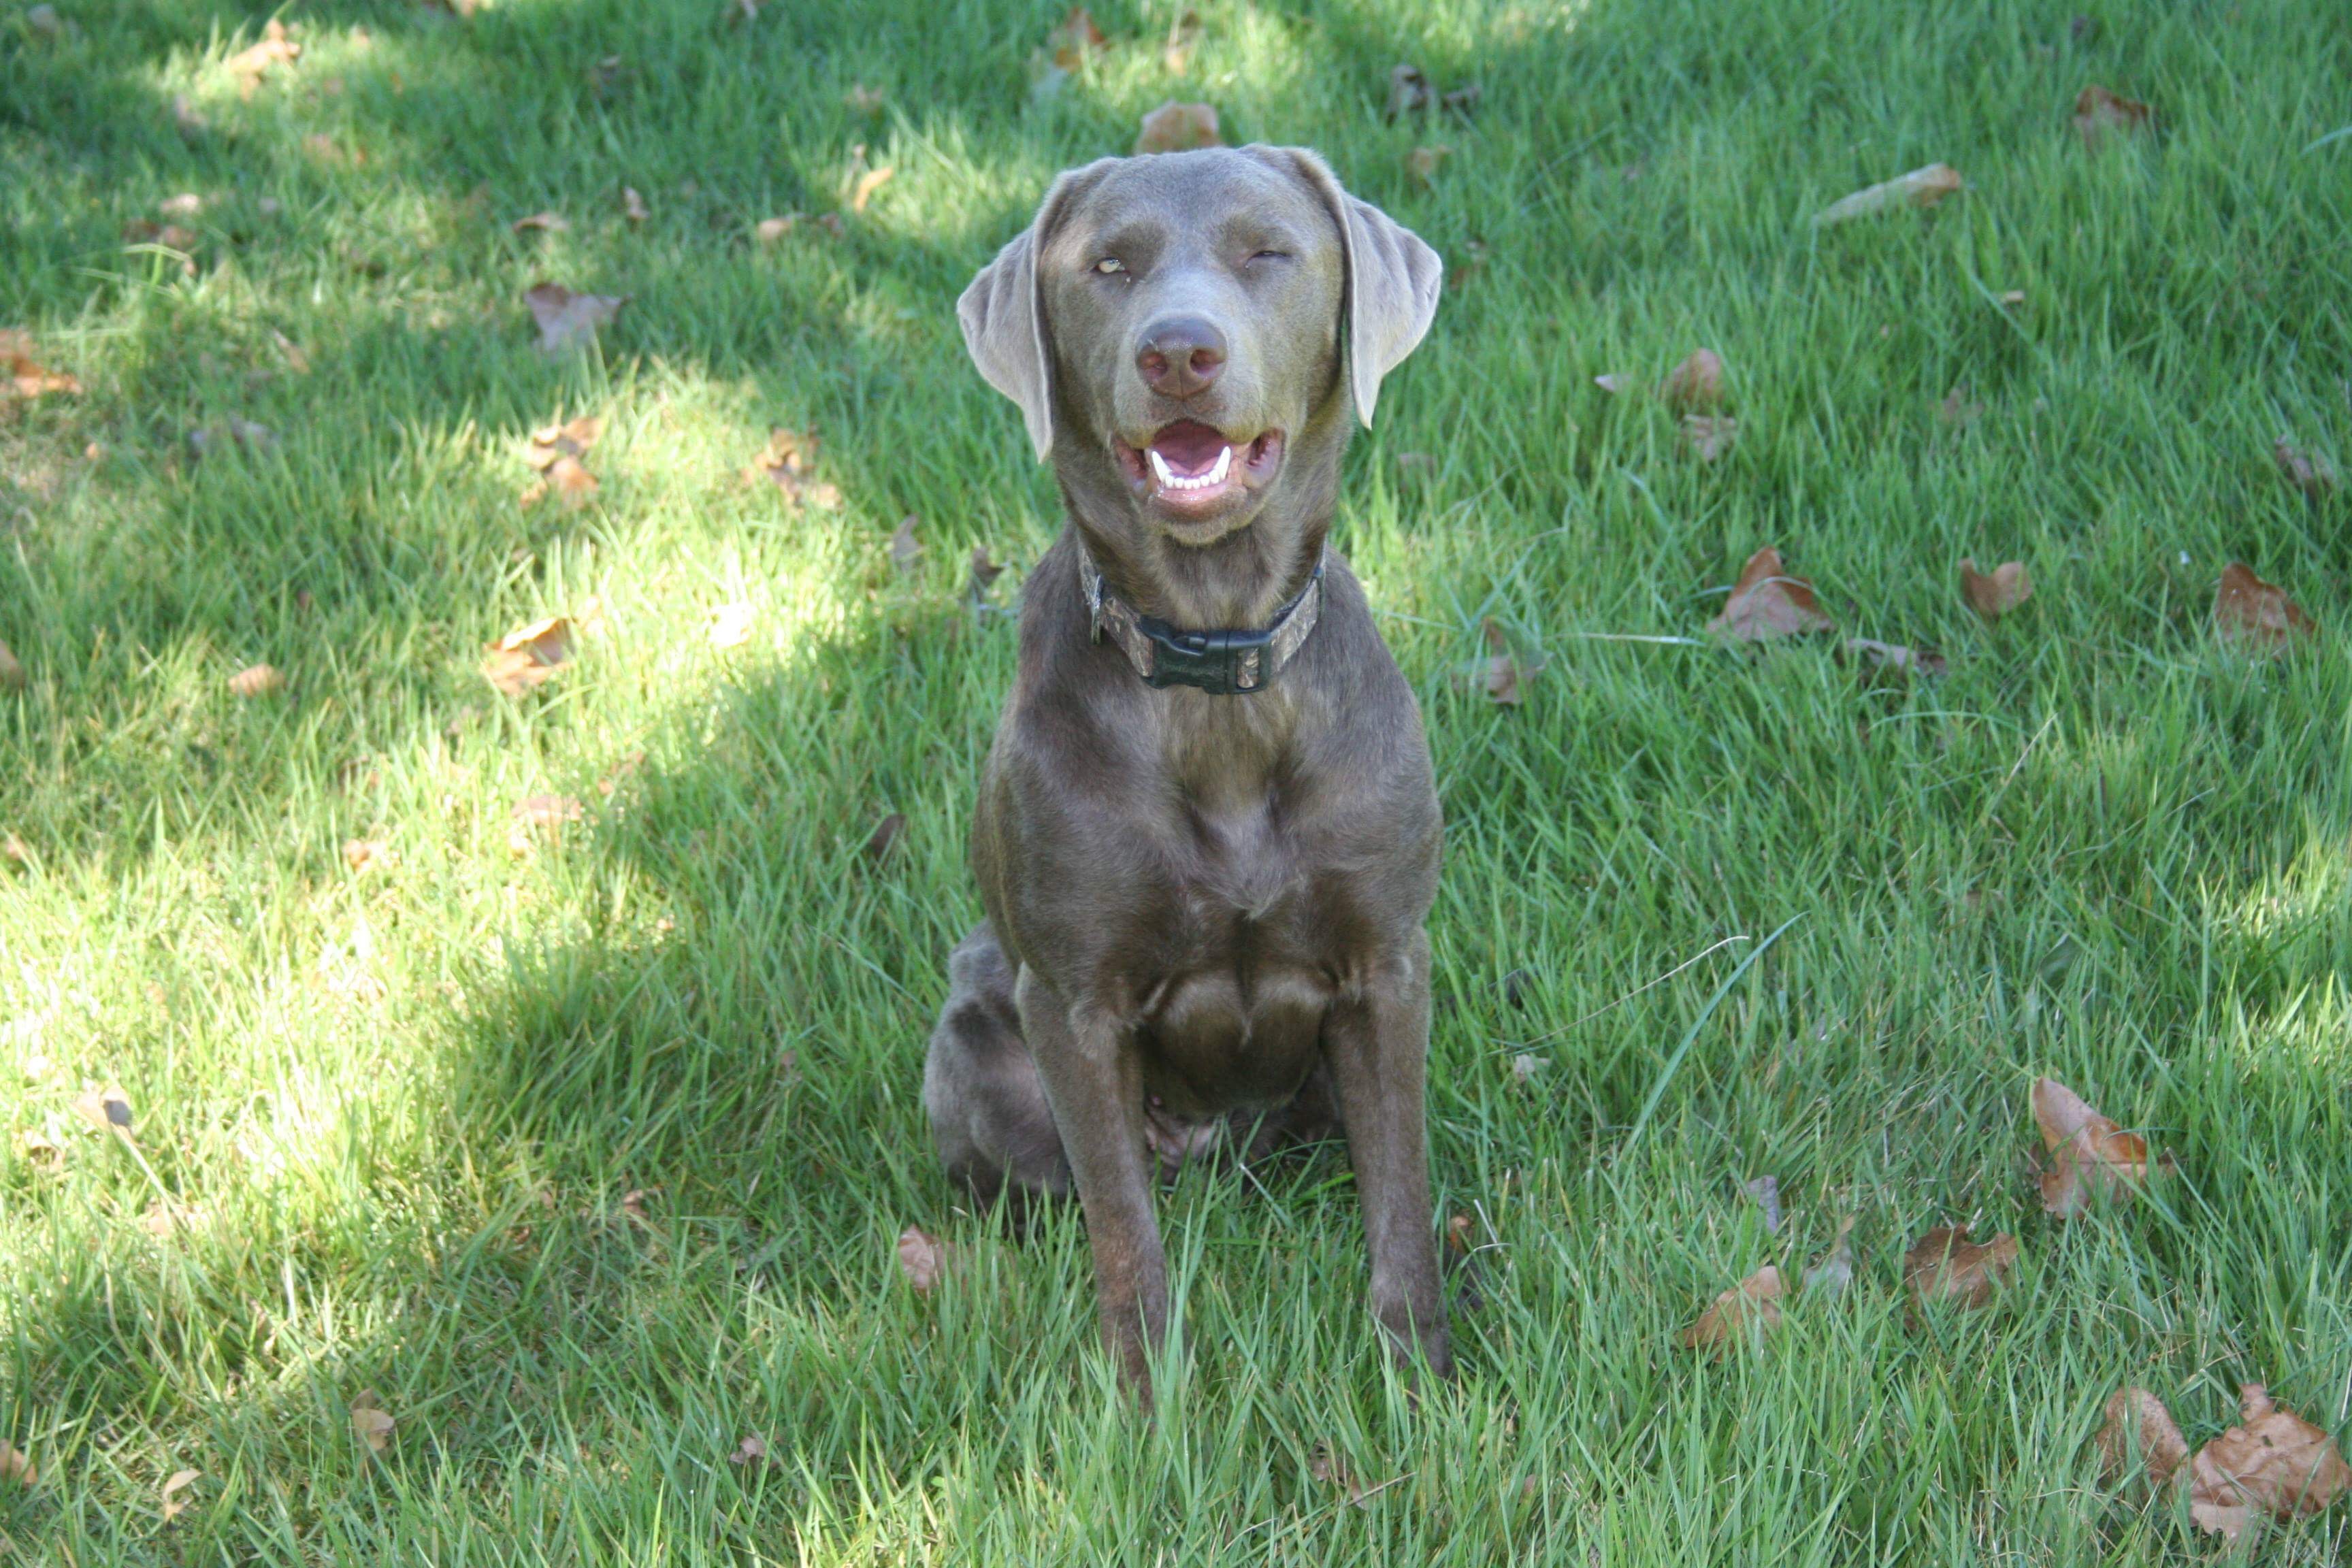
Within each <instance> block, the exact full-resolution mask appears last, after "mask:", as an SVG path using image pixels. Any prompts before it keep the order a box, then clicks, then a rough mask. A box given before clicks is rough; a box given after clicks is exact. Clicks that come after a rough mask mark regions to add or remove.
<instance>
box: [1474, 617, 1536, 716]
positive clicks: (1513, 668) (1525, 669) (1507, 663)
mask: <svg viewBox="0 0 2352 1568" xmlns="http://www.w3.org/2000/svg"><path fill="white" fill-rule="evenodd" d="M1482 635H1483V636H1484V637H1486V665H1485V668H1484V671H1483V679H1484V685H1485V688H1486V695H1487V696H1488V697H1489V698H1492V699H1493V700H1495V701H1496V702H1498V703H1500V704H1502V705H1503V706H1504V707H1506V708H1517V706H1518V705H1519V704H1520V703H1521V702H1523V701H1525V700H1526V694H1525V693H1524V692H1522V691H1521V689H1520V688H1521V687H1522V686H1523V685H1524V684H1525V683H1526V682H1528V681H1530V680H1533V679H1535V678H1536V677H1537V676H1538V675H1540V674H1542V673H1543V668H1544V666H1545V665H1546V664H1547V663H1549V660H1547V659H1542V658H1535V659H1529V660H1527V661H1525V662H1522V661H1521V660H1520V659H1519V658H1518V657H1517V655H1516V654H1514V653H1512V651H1511V644H1510V639H1509V638H1508V637H1505V636H1504V635H1503V628H1502V627H1500V626H1496V624H1495V623H1494V622H1492V621H1488V622H1487V623H1486V626H1485V628H1484V630H1483V633H1482Z"/></svg>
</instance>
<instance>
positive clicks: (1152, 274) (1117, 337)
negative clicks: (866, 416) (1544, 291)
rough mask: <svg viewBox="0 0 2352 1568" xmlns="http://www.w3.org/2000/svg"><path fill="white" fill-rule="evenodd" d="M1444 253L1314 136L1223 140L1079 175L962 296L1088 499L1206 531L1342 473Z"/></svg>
mask: <svg viewBox="0 0 2352 1568" xmlns="http://www.w3.org/2000/svg"><path fill="white" fill-rule="evenodd" d="M1440 272H1441V268H1440V264H1439V262H1438V258H1437V255H1436V253H1435V252H1434V251H1433V250H1431V249H1430V248H1429V247H1428V246H1426V245H1424V244H1423V243H1422V242H1421V240H1419V239H1418V238H1416V237H1414V236H1413V235H1412V234H1411V233H1409V232H1408V231H1406V230H1405V229H1404V228H1402V227H1401V226H1398V225H1397V224H1396V223H1395V222H1394V221H1393V220H1391V218H1390V217H1389V216H1387V215H1386V214H1384V213H1382V212H1381V211H1380V210H1379V209H1377V208H1375V207H1372V206H1369V205H1366V204H1364V203H1363V202H1360V201H1358V200H1356V199H1355V198H1354V197H1352V196H1350V195H1348V194H1347V192H1345V191H1343V190H1341V189H1340V188H1339V181H1338V180H1337V179H1335V178H1334V177H1333V176H1332V174H1331V171H1330V170H1329V169H1328V167H1327V166H1325V164H1324V163H1323V161H1322V159H1320V158H1318V157H1317V156H1316V155H1315V154H1314V153H1310V152H1308V151H1307V150H1306V149H1304V148H1297V147H1255V146H1254V147H1242V148H1223V147H1218V148H1209V149H1206V150H1203V151H1201V152H1195V153H1162V154H1159V155H1157V156H1150V157H1139V158H1106V159H1103V160H1101V161H1100V162H1098V163H1090V164H1088V165H1087V166H1086V167H1085V168H1083V169H1076V170H1073V171H1071V172H1070V173H1068V174H1064V175H1063V176H1062V177H1061V178H1060V179H1058V180H1056V181H1055V184H1054V188H1053V189H1052V191H1050V192H1049V193H1047V195H1046V197H1045V204H1044V205H1042V206H1041V207H1039V208H1038V210H1037V216H1036V220H1035V221H1034V223H1032V224H1031V225H1030V226H1029V227H1028V228H1027V229H1026V230H1024V232H1023V233H1021V234H1020V235H1019V236H1017V237H1014V239H1013V242H1012V243H1011V244H1009V245H1007V246H1006V247H1004V248H1003V251H1002V252H1000V253H999V254H998V256H997V258H996V259H995V260H994V261H992V262H991V263H990V264H989V265H988V266H987V267H986V268H983V269H982V271H981V274H980V276H979V277H978V278H976V279H973V280H972V283H971V287H970V288H968V289H965V290H964V293H963V298H962V299H961V300H959V301H958V302H957V306H956V312H957V314H958V316H959V317H961V320H962V322H963V332H964V342H965V344H966V345H967V346H968V347H969V348H970V349H971V357H972V359H973V360H974V362H975V363H978V364H979V366H980V371H981V374H982V375H984V376H986V377H987V378H988V381H989V384H991V385H992V386H994V387H995V388H996V389H997V390H998V391H999V392H1002V393H1003V394H1004V395H1006V396H1007V397H1010V398H1011V399H1013V402H1014V403H1016V404H1018V405H1020V407H1021V413H1022V417H1023V418H1024V420H1025V421H1026V422H1027V424H1028V427H1029V438H1030V440H1031V442H1032V443H1033V444H1034V446H1035V447H1036V448H1037V455H1038V457H1039V458H1045V457H1048V456H1051V457H1052V458H1053V460H1054V466H1055V471H1056V473H1057V474H1058V475H1059V476H1060V478H1061V479H1062V482H1063V484H1064V485H1065V487H1066V488H1067V489H1070V490H1071V491H1072V492H1073V494H1074V495H1076V496H1078V497H1081V498H1083V500H1084V501H1085V510H1086V513H1087V516H1088V517H1089V518H1090V519H1092V520H1095V521H1097V522H1098V523H1099V522H1103V521H1109V520H1110V519H1112V518H1114V517H1115V518H1118V519H1121V520H1124V521H1128V522H1130V523H1132V524H1133V525H1134V526H1136V527H1137V528H1139V529H1141V530H1147V531H1156V532H1157V533H1159V534H1160V535H1161V536H1162V537H1164V538H1166V539H1168V540H1171V541H1172V542H1176V543H1180V544H1191V545H1204V544H1208V543H1211V542H1214V541H1216V540H1218V539H1221V538H1223V537H1225V536H1226V535H1228V534H1231V533H1234V532H1235V531H1238V530H1240V529H1243V528H1244V527H1247V526H1248V525H1249V524H1250V523H1251V522H1252V521H1255V520H1256V518H1257V517H1258V516H1259V515H1260V514H1261V513H1262V512H1264V511H1265V509H1266V508H1267V506H1268V504H1269V503H1270V502H1272V501H1274V500H1276V498H1278V497H1280V496H1282V495H1283V494H1284V492H1285V490H1286V488H1287V489H1292V490H1297V489H1299V488H1300V487H1302V486H1304V485H1308V484H1313V485H1317V486H1318V487H1321V488H1326V489H1328V483H1329V472H1330V470H1331V469H1332V468H1333V466H1334V465H1336V462H1337V459H1338V454H1339V447H1340V445H1341V444H1342V443H1343V441H1344V438H1345V435H1346V429H1347V423H1346V409H1347V407H1348V406H1349V404H1350V403H1352V405H1353V406H1354V408H1355V411H1356V415H1357V416H1358V417H1359V418H1360V419H1361V420H1363V421H1364V423H1365V424H1367V425H1369V424H1370V423H1371V416H1372V406H1373V403H1374V401H1375V399H1376V398H1377V397H1378V395H1379V393H1380V385H1381V377H1382V376H1383V375H1386V374H1388V373H1389V372H1390V371H1391V370H1392V369H1394V368H1395V367H1396V365H1397V363H1398V362H1400V361H1402V359H1403V358H1404V357H1405V355H1407V354H1409V353H1412V350H1413V348H1414V346H1415V345H1416V344H1418V343H1419V342H1421V339H1422V335H1423V333H1425V332H1426V331H1428V330H1429V323H1430V319H1431V317H1432V316H1433V315H1434V314H1435V312H1436V310H1437V295H1438V283H1439V277H1440ZM1302 469H1303V470H1306V472H1305V473H1300V472H1298V470H1302Z"/></svg>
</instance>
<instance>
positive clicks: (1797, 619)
mask: <svg viewBox="0 0 2352 1568" xmlns="http://www.w3.org/2000/svg"><path fill="white" fill-rule="evenodd" d="M1835 627H1836V623H1835V622H1833V621H1832V620H1831V619H1830V618H1829V616H1826V615H1824V614H1823V613H1822V605H1821V601H1820V600H1818V599H1816V598H1814V597H1813V585H1812V584H1811V583H1810V582H1807V581H1806V580H1805V579H1804V578H1802V577H1798V576H1792V575H1790V574H1789V573H1788V572H1787V571H1785V570H1784V569H1783V568H1782V566H1781V564H1780V552H1779V551H1778V550H1775V549H1773V548H1772V547H1771V546H1770V545H1769V544H1768V545H1766V546H1765V547H1764V548H1763V549H1761V550H1759V551H1758V552H1756V553H1755V554H1753V555H1751V556H1749V557H1748V564H1747V565H1745V566H1742V567H1741V568H1740V569H1739V581H1738V582H1737V583H1735V584H1732V586H1731V597H1730V598H1728V599H1727V600H1725V601H1724V605H1723V614H1721V615H1719V616H1716V617H1715V619H1713V620H1711V621H1709V622H1707V623H1706V629H1707V630H1708V631H1710V632H1717V633H1721V634H1723V635H1725V636H1728V637H1735V638H1737V639H1738V640H1739V641H1741V642H1762V641H1764V640H1765V639H1767V638H1769V637H1797V636H1801V635H1802V634H1804V633H1807V632H1826V631H1832V630H1834V629H1835Z"/></svg>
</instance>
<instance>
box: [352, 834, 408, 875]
mask: <svg viewBox="0 0 2352 1568" xmlns="http://www.w3.org/2000/svg"><path fill="white" fill-rule="evenodd" d="M395 861H396V857H394V854H393V852H392V841H391V840H390V839H387V838H346V839H345V840H343V864H344V865H346V866H348V867H350V868H352V870H354V871H364V870H366V869H367V868H369V867H371V866H391V865H393V864H394V863H395Z"/></svg>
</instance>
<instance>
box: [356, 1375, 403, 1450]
mask: <svg viewBox="0 0 2352 1568" xmlns="http://www.w3.org/2000/svg"><path fill="white" fill-rule="evenodd" d="M393 1426H394V1421H393V1419H392V1413H391V1412H390V1411H388V1410H386V1409H385V1408H384V1407H383V1394H378V1393H377V1392H376V1391H375V1390H374V1389H373V1388H366V1389H362V1390H361V1391H360V1393H359V1395H358V1397H356V1398H354V1399H353V1400H352V1431H353V1432H354V1433H356V1434H357V1435H358V1436H359V1438H360V1440H361V1441H362V1442H363V1443H365V1444H366V1445H367V1447H368V1452H369V1453H371V1454H381V1453H383V1451H384V1449H385V1447H388V1446H389V1445H390V1444H391V1442H392V1429H393Z"/></svg>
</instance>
